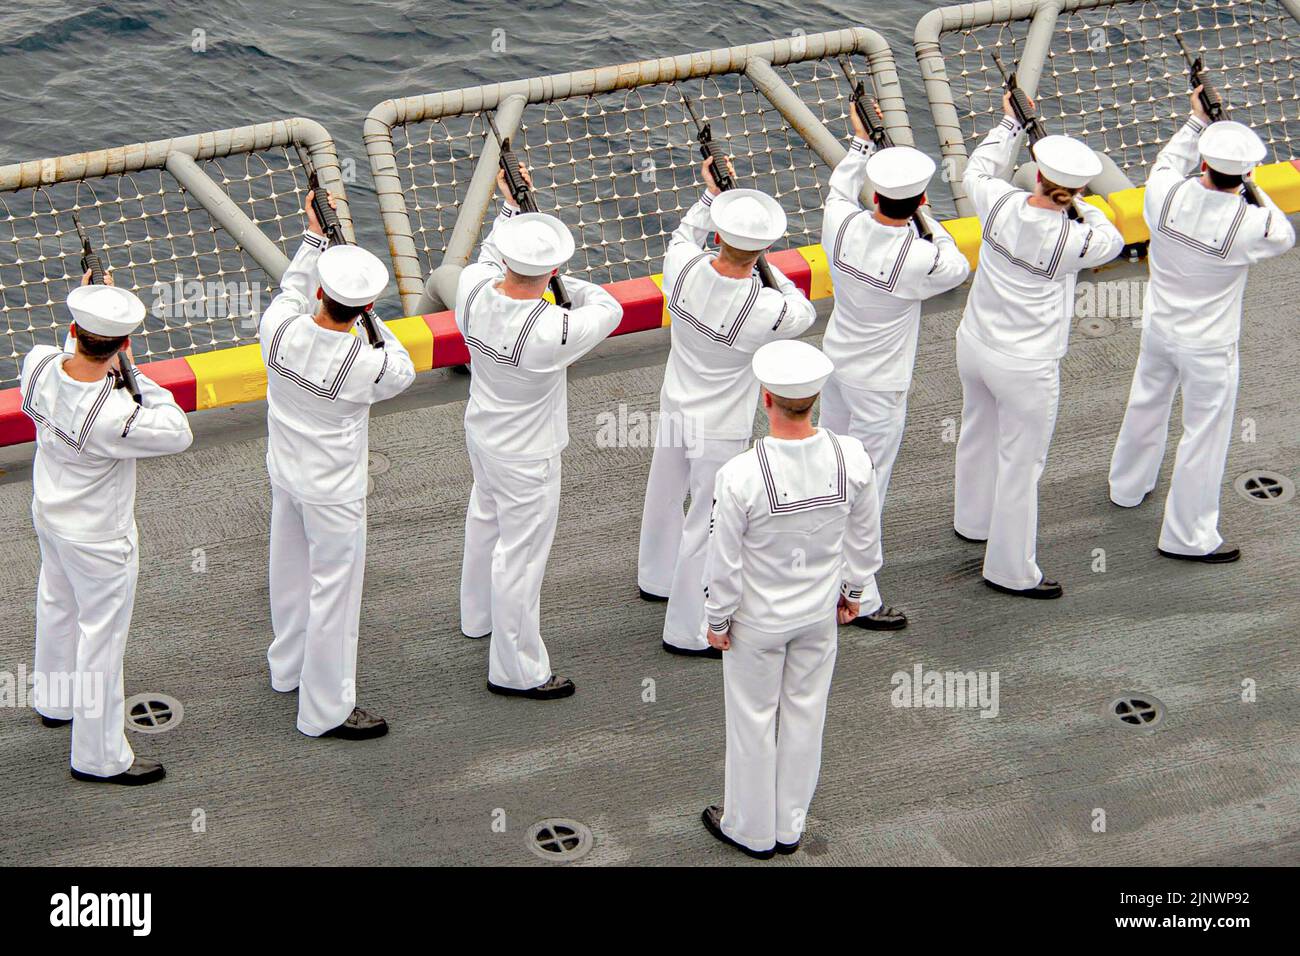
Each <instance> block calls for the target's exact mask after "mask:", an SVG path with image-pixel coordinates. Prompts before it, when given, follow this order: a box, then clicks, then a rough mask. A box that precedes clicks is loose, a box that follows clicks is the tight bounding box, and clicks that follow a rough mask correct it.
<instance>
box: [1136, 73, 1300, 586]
mask: <svg viewBox="0 0 1300 956" xmlns="http://www.w3.org/2000/svg"><path fill="white" fill-rule="evenodd" d="M1192 110H1193V115H1192V117H1191V118H1190V119H1188V121H1187V122H1186V123H1185V124H1184V125H1183V127H1182V128H1181V129H1180V130H1179V131H1178V132H1177V133H1175V134H1174V136H1173V138H1172V139H1171V140H1170V141H1169V144H1168V145H1167V146H1166V147H1165V148H1164V149H1163V150H1161V151H1160V155H1159V156H1158V157H1157V158H1156V163H1155V165H1154V166H1153V167H1152V169H1151V175H1150V177H1149V178H1148V180H1147V186H1146V194H1145V197H1144V199H1143V216H1144V218H1145V219H1146V221H1147V225H1148V226H1149V227H1150V230H1151V247H1150V252H1149V254H1148V258H1147V262H1148V265H1149V266H1150V272H1151V277H1150V281H1149V282H1148V284H1147V291H1146V302H1145V304H1144V306H1143V310H1142V344H1141V348H1140V351H1139V353H1138V361H1137V369H1136V371H1135V372H1134V373H1133V387H1132V390H1131V391H1130V392H1129V399H1128V409H1127V411H1125V413H1124V424H1123V426H1122V427H1121V428H1120V432H1119V438H1118V440H1117V441H1116V443H1115V452H1114V455H1113V456H1112V457H1111V463H1110V499H1111V501H1113V502H1114V503H1115V504H1117V505H1121V506H1122V507H1125V508H1135V507H1137V506H1138V505H1139V504H1141V503H1142V501H1143V499H1144V498H1146V496H1147V495H1148V494H1149V493H1150V492H1151V490H1152V489H1153V488H1155V486H1156V478H1157V476H1158V475H1159V472H1160V463H1161V460H1162V459H1163V458H1164V454H1165V439H1166V436H1167V435H1168V431H1169V414H1170V407H1171V405H1172V403H1173V399H1174V392H1175V391H1176V390H1177V389H1180V388H1181V389H1182V392H1183V435H1182V438H1181V439H1180V440H1179V442H1178V453H1177V456H1176V457H1175V460H1174V474H1173V480H1172V482H1171V483H1170V487H1169V495H1168V497H1167V498H1166V499H1165V513H1164V524H1163V526H1162V527H1161V529H1160V539H1159V553H1160V554H1162V555H1164V556H1165V557H1168V558H1180V559H1184V560H1190V561H1205V562H1211V563H1216V564H1218V563H1226V562H1229V561H1236V560H1237V559H1238V558H1239V557H1240V556H1241V551H1240V549H1238V548H1235V547H1230V546H1225V545H1224V542H1223V538H1222V537H1220V535H1219V527H1218V526H1219V487H1220V485H1221V484H1222V482H1223V469H1224V465H1225V463H1226V461H1227V455H1228V443H1229V441H1230V440H1231V438H1232V421H1233V412H1234V409H1235V407H1236V402H1237V377H1238V364H1237V339H1238V337H1239V335H1240V334H1241V300H1242V294H1243V293H1244V292H1245V288H1246V276H1247V273H1248V271H1249V269H1250V265H1251V263H1254V262H1259V261H1261V260H1264V259H1270V258H1272V257H1273V256H1279V255H1281V254H1282V253H1284V252H1286V251H1287V250H1288V249H1290V248H1291V247H1292V246H1293V245H1294V244H1295V229H1294V228H1293V227H1292V225H1291V223H1290V222H1289V221H1288V220H1287V217H1286V215H1285V214H1284V213H1283V212H1282V211H1281V210H1280V209H1279V208H1278V207H1277V206H1276V205H1275V204H1274V203H1273V201H1272V200H1271V199H1270V198H1269V197H1268V195H1267V194H1265V193H1264V191H1263V190H1258V192H1259V195H1260V198H1261V201H1262V202H1263V205H1262V206H1254V205H1250V204H1248V203H1247V202H1246V200H1245V199H1244V198H1243V196H1242V194H1241V187H1242V177H1244V176H1247V175H1249V173H1250V171H1251V170H1252V169H1253V168H1254V167H1255V165H1256V164H1257V163H1259V162H1260V161H1261V160H1262V159H1263V158H1264V155H1265V152H1266V150H1265V147H1264V144H1263V142H1261V140H1260V138H1259V137H1258V136H1257V135H1256V134H1255V132H1254V130H1252V129H1250V127H1248V126H1244V125H1242V124H1241V123H1235V122H1231V121H1220V122H1218V123H1214V124H1212V125H1211V124H1210V123H1209V119H1208V117H1207V116H1206V114H1205V111H1204V108H1203V107H1202V106H1201V103H1200V98H1199V96H1197V95H1196V94H1193V95H1192ZM1207 127H1208V128H1207ZM1198 158H1199V160H1200V162H1199V166H1198ZM1198 173H1199V175H1197V174H1198Z"/></svg>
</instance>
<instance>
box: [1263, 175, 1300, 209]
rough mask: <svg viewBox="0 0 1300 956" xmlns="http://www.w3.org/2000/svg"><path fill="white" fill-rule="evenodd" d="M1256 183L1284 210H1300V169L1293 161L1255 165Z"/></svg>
mask: <svg viewBox="0 0 1300 956" xmlns="http://www.w3.org/2000/svg"><path fill="white" fill-rule="evenodd" d="M1255 183H1256V184H1257V185H1258V186H1259V188H1260V189H1262V190H1264V192H1266V193H1268V195H1269V198H1270V199H1272V200H1273V202H1275V203H1277V204H1278V207H1279V208H1280V209H1281V210H1282V211H1283V212H1286V213H1292V212H1300V169H1296V168H1295V166H1293V165H1292V164H1291V163H1269V164H1268V165H1267V166H1257V167H1255Z"/></svg>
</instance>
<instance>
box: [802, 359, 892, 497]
mask: <svg viewBox="0 0 1300 956" xmlns="http://www.w3.org/2000/svg"><path fill="white" fill-rule="evenodd" d="M821 402H822V404H821V411H820V413H819V414H818V418H817V424H818V425H819V426H821V427H823V428H827V429H829V430H830V431H833V432H834V433H835V434H837V435H851V436H852V437H854V438H856V439H857V440H858V441H860V442H862V446H863V447H864V448H866V450H867V454H868V455H870V456H871V463H872V465H874V466H875V469H876V496H877V497H878V498H879V499H880V510H881V511H882V512H883V511H884V510H885V493H886V492H887V491H888V490H889V476H890V475H892V474H893V472H894V461H895V460H896V459H897V458H898V448H899V446H900V445H901V444H902V443H903V426H904V425H905V424H906V422H907V392H881V391H876V390H875V389H869V388H855V387H854V386H852V385H844V384H841V383H840V382H838V381H836V380H835V376H834V375H832V376H831V378H830V381H828V382H827V383H826V387H825V388H823V389H822V398H821Z"/></svg>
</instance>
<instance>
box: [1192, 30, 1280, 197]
mask: <svg viewBox="0 0 1300 956" xmlns="http://www.w3.org/2000/svg"><path fill="white" fill-rule="evenodd" d="M1174 39H1175V40H1177V41H1178V47H1179V49H1181V50H1182V51H1183V59H1184V60H1186V61H1187V79H1188V81H1189V82H1190V83H1191V86H1192V89H1196V88H1197V87H1198V86H1199V87H1200V88H1201V92H1200V94H1199V97H1198V98H1199V99H1200V101H1201V106H1202V107H1204V109H1205V114H1206V115H1207V116H1208V117H1209V118H1210V122H1211V123H1217V122H1219V120H1226V119H1227V118H1228V110H1227V108H1226V107H1225V106H1224V105H1223V97H1221V96H1220V95H1219V91H1218V90H1216V89H1215V88H1214V86H1213V85H1211V84H1210V82H1209V81H1208V80H1207V79H1206V78H1205V60H1204V58H1203V57H1201V56H1200V55H1198V56H1197V57H1196V59H1194V60H1193V59H1192V54H1191V51H1190V50H1188V49H1187V44H1186V43H1184V42H1183V38H1182V36H1180V35H1179V34H1177V33H1175V34H1174ZM1241 183H1242V185H1243V186H1244V187H1245V190H1244V192H1245V197H1246V202H1248V203H1250V204H1251V205H1252V206H1262V205H1264V203H1263V202H1262V201H1261V200H1260V197H1259V192H1258V189H1259V187H1258V186H1256V185H1255V181H1254V180H1253V179H1248V178H1246V177H1245V176H1242V177H1241Z"/></svg>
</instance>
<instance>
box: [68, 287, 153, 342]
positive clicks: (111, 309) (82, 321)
mask: <svg viewBox="0 0 1300 956" xmlns="http://www.w3.org/2000/svg"><path fill="white" fill-rule="evenodd" d="M68 311H69V312H71V313H72V321H73V322H75V323H76V324H77V328H79V329H82V330H83V331H86V332H90V333H92V334H94V335H102V336H105V337H106V338H110V339H115V338H118V337H120V336H123V335H130V334H131V333H132V332H134V331H135V330H136V329H138V328H139V327H140V323H141V322H143V321H144V311H145V310H144V303H143V302H141V301H140V298H139V297H138V296H137V295H136V294H135V293H134V292H131V291H130V290H128V289H119V288H118V287H117V286H113V285H80V286H77V287H76V288H75V289H73V290H72V291H71V292H69V293H68Z"/></svg>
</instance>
